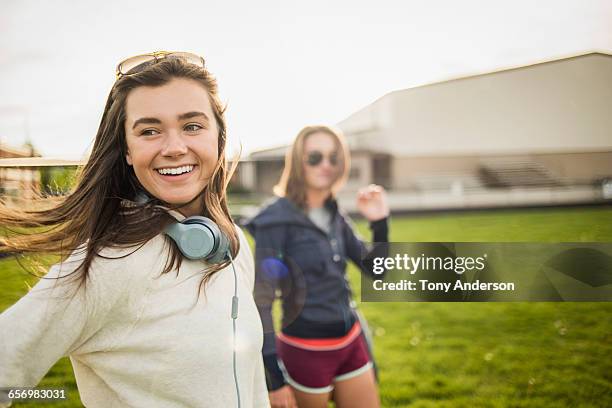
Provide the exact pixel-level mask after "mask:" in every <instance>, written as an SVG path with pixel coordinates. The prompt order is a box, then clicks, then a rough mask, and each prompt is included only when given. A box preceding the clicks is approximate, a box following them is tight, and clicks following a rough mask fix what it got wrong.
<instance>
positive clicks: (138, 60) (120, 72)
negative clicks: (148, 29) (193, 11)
mask: <svg viewBox="0 0 612 408" xmlns="http://www.w3.org/2000/svg"><path fill="white" fill-rule="evenodd" d="M165 58H178V59H182V60H184V61H185V62H188V63H190V64H194V65H197V66H199V67H202V68H204V58H202V57H200V56H199V55H196V54H193V53H191V52H176V51H156V52H153V53H151V54H142V55H135V56H133V57H130V58H128V59H125V60H123V61H121V62H120V63H119V65H117V69H116V71H115V74H116V76H117V79H119V78H121V77H122V76H125V75H132V74H136V73H138V72H140V71H142V70H143V69H145V68H146V67H148V66H150V65H153V64H156V63H158V62H159V61H161V60H163V59H165Z"/></svg>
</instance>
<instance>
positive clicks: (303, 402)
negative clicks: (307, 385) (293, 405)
mask: <svg viewBox="0 0 612 408" xmlns="http://www.w3.org/2000/svg"><path fill="white" fill-rule="evenodd" d="M291 388H292V389H293V395H294V396H295V400H296V401H297V405H298V407H299V408H327V401H329V397H330V394H331V392H325V393H321V394H314V393H309V392H304V391H300V390H296V389H295V388H293V387H291Z"/></svg>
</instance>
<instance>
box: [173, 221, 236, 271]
mask: <svg viewBox="0 0 612 408" xmlns="http://www.w3.org/2000/svg"><path fill="white" fill-rule="evenodd" d="M164 232H165V233H166V235H168V236H169V237H170V238H172V240H173V241H174V242H175V243H176V245H177V246H178V248H179V250H180V251H181V253H182V254H183V256H185V258H189V259H195V260H197V259H204V260H206V261H208V262H209V263H213V264H216V263H221V262H223V261H224V260H226V259H227V258H228V256H229V240H228V239H227V237H226V236H225V234H224V233H223V232H221V229H220V228H219V227H218V226H217V224H215V223H214V222H213V221H212V220H211V219H210V218H206V217H202V216H199V215H193V216H191V217H188V218H185V219H184V220H182V221H179V222H176V223H173V224H171V225H170V226H168V227H167V228H166V229H165V230H164Z"/></svg>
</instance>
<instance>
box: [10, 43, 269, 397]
mask: <svg viewBox="0 0 612 408" xmlns="http://www.w3.org/2000/svg"><path fill="white" fill-rule="evenodd" d="M225 147H226V125H225V119H224V107H223V105H222V103H221V102H220V100H219V96H218V91H217V83H216V80H215V79H214V77H213V76H212V75H211V74H210V72H209V71H208V70H207V69H206V68H205V66H204V60H203V59H202V58H201V57H199V56H197V55H195V54H191V53H177V52H173V53H171V52H156V53H153V54H146V55H140V56H136V57H131V58H129V59H127V60H125V61H123V62H122V63H121V64H119V66H118V67H117V80H116V81H115V83H114V85H113V87H112V89H111V91H110V94H109V96H108V99H107V101H106V106H105V108H104V113H103V115H102V120H101V123H100V126H99V129H98V132H97V135H96V138H95V142H94V145H93V149H92V151H91V155H90V157H89V159H88V161H87V163H86V164H85V166H84V167H83V168H82V169H81V171H80V174H79V176H78V179H77V184H76V187H75V188H74V190H73V191H72V192H71V193H70V194H68V195H67V196H66V197H62V198H61V199H40V200H37V202H36V203H35V204H36V205H35V206H30V207H31V208H29V209H15V208H9V207H7V206H5V205H1V206H0V225H2V227H3V229H4V230H5V231H6V232H5V234H4V235H5V236H4V237H2V238H0V252H10V253H13V254H15V255H17V256H18V257H23V256H26V255H34V254H40V253H45V254H46V253H50V254H56V255H58V256H59V257H60V262H59V263H58V264H56V265H54V266H52V267H51V269H50V270H49V272H48V273H47V274H46V276H44V277H43V279H41V280H40V281H39V283H38V284H37V285H36V286H35V287H34V288H33V289H32V290H31V291H30V292H29V293H28V294H27V295H26V296H24V297H23V298H22V299H21V300H19V301H18V302H17V303H16V304H15V305H13V306H12V307H10V308H9V309H7V310H6V311H5V312H4V313H2V315H0V344H1V348H0V387H5V389H6V387H13V388H14V387H33V386H35V385H36V384H37V383H38V382H39V381H40V379H41V378H42V377H43V376H44V375H45V373H46V372H47V371H48V370H49V368H50V367H51V366H52V365H53V364H54V363H55V362H56V361H57V360H58V359H59V358H60V357H62V356H64V355H68V356H70V359H71V362H72V365H73V368H74V371H75V376H76V380H77V384H78V387H79V393H80V396H81V400H82V402H83V403H84V404H85V405H86V406H88V407H114V406H147V407H179V406H180V407H185V406H189V407H202V406H219V407H228V406H236V405H238V406H240V404H241V403H242V405H243V406H257V407H259V406H264V407H265V406H268V399H267V394H266V389H265V381H264V377H263V374H264V371H263V365H262V361H261V354H260V350H261V346H262V341H263V338H262V328H261V321H260V318H259V315H258V313H257V310H256V308H255V304H254V302H253V298H252V289H253V285H254V267H253V259H252V254H251V252H250V249H249V247H248V244H247V241H246V239H245V237H244V234H243V232H242V231H241V230H240V228H238V227H237V226H236V225H235V224H234V223H233V221H232V218H231V216H230V213H229V210H228V206H227V200H226V188H227V183H228V180H229V178H230V176H231V173H232V171H233V169H228V168H227V163H226V159H225V153H226V151H225ZM198 217H206V219H207V220H208V221H207V220H206V219H204V220H203V219H202V218H198ZM186 218H187V220H186ZM194 220H195V221H194ZM204 221H206V223H204ZM194 222H202V223H204V224H202V225H204V227H203V228H204V229H205V228H209V230H210V231H212V232H210V233H211V234H212V235H211V236H213V237H215V239H216V241H214V242H213V241H211V242H213V243H212V244H211V249H210V251H211V253H214V254H215V258H214V260H213V258H212V257H206V258H191V257H184V256H183V255H184V254H186V252H184V251H183V245H184V244H187V245H191V244H192V243H193V239H192V236H189V235H188V233H186V235H184V236H181V235H180V234H181V232H178V233H176V234H178V237H177V236H175V235H173V234H174V233H175V232H172V231H177V228H178V226H181V228H182V226H184V225H187V224H190V223H192V224H193V223H194ZM28 231H29V232H28ZM180 231H183V230H180ZM207 231H208V230H207ZM207 236H208V235H207ZM196 244H198V245H199V243H196ZM202 245H203V244H202ZM215 251H217V252H215ZM220 251H221V252H222V253H221V252H220ZM223 251H224V252H223ZM219 254H220V256H217V255H219ZM232 260H233V262H232ZM200 294H203V296H202V297H200ZM238 299H240V303H239V305H240V307H239V312H238V308H237V305H238V303H237V302H238Z"/></svg>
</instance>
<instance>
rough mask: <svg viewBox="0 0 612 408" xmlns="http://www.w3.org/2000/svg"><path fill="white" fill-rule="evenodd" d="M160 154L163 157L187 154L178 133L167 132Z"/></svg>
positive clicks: (185, 146)
mask: <svg viewBox="0 0 612 408" xmlns="http://www.w3.org/2000/svg"><path fill="white" fill-rule="evenodd" d="M161 153H162V155H163V156H180V155H183V154H186V153H187V145H186V144H185V142H184V141H183V138H182V136H181V134H180V133H179V132H173V131H170V132H168V136H167V137H166V144H165V145H164V148H163V150H162V152H161Z"/></svg>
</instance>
